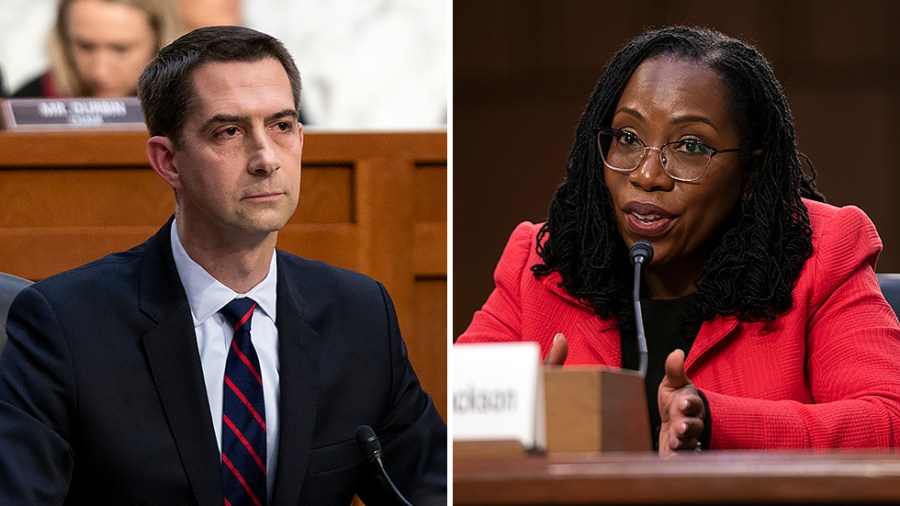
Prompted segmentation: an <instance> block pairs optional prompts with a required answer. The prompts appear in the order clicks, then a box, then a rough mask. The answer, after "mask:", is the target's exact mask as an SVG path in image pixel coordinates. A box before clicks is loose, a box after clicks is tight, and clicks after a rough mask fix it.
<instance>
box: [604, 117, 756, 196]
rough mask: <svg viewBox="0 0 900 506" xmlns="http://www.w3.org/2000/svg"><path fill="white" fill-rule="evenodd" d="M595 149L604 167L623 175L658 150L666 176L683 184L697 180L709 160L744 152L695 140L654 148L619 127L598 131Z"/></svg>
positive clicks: (685, 140)
mask: <svg viewBox="0 0 900 506" xmlns="http://www.w3.org/2000/svg"><path fill="white" fill-rule="evenodd" d="M597 147H598V148H599V149H600V157H601V158H602V159H603V164H604V165H606V166H607V167H609V168H610V169H612V170H614V171H616V172H622V173H628V172H631V171H633V170H634V169H636V168H638V166H640V165H641V162H643V161H644V157H646V156H647V152H648V151H650V150H651V149H652V150H655V151H658V152H659V162H660V164H661V165H662V168H663V171H664V172H665V173H666V175H668V176H669V177H670V178H672V179H674V180H676V181H683V182H686V183H690V182H692V181H696V180H698V179H700V176H702V175H703V173H704V172H706V168H707V167H709V162H710V160H712V158H713V157H714V156H716V155H717V154H719V153H730V152H735V151H743V149H741V148H733V149H716V148H714V147H712V146H710V145H709V144H706V143H704V142H700V141H698V140H696V139H684V140H681V141H672V142H667V143H665V144H663V145H662V146H660V147H658V148H654V147H653V146H648V145H646V144H644V141H642V140H641V139H640V137H638V136H637V135H635V134H634V133H632V132H627V131H625V130H619V129H618V128H601V129H599V130H598V131H597Z"/></svg>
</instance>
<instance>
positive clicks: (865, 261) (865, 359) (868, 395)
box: [704, 207, 900, 449]
mask: <svg viewBox="0 0 900 506" xmlns="http://www.w3.org/2000/svg"><path fill="white" fill-rule="evenodd" d="M818 220H821V221H820V223H821V226H818V227H816V228H814V235H813V239H814V240H813V256H812V257H811V258H810V259H809V260H807V264H806V266H805V267H804V271H803V274H802V275H801V278H800V280H798V283H797V286H796V287H795V288H794V292H793V293H794V305H795V307H794V308H792V310H791V311H792V312H794V311H800V312H801V314H803V315H805V319H802V318H801V319H800V321H798V322H797V324H796V325H793V326H791V327H790V328H786V329H785V331H789V332H791V333H792V334H793V335H788V336H782V337H779V338H778V339H785V338H787V339H800V338H801V337H802V338H803V339H805V342H804V345H805V354H804V355H805V357H803V358H801V357H799V356H798V357H797V364H798V367H803V368H804V374H805V375H806V376H805V380H806V381H807V382H808V389H809V391H810V393H811V396H812V401H813V402H811V403H806V402H798V401H795V400H780V401H773V400H760V399H751V398H742V397H735V396H728V395H722V394H719V393H717V392H712V391H707V390H704V393H705V395H706V397H707V400H708V402H709V409H710V413H711V415H712V421H713V423H712V437H711V445H712V447H713V448H751V449H754V448H759V449H762V448H863V447H881V448H887V447H895V446H898V445H900V327H898V322H897V317H896V316H895V314H894V312H893V311H892V310H891V308H890V306H889V305H888V304H887V302H886V301H885V300H884V297H883V296H882V294H881V291H880V289H879V285H878V281H877V279H876V277H875V270H874V268H875V263H876V261H877V258H878V255H879V253H880V252H881V240H880V239H879V237H878V234H877V232H876V230H875V227H874V225H873V224H872V222H871V221H870V220H869V219H868V217H866V216H865V214H864V213H863V212H862V211H860V210H859V209H857V208H855V207H845V208H842V209H840V210H838V211H837V212H835V213H833V214H832V216H831V217H824V216H819V217H818ZM804 304H805V306H804ZM751 372H752V371H751ZM751 372H748V371H743V372H740V373H738V374H744V375H745V376H747V377H749V375H750V373H751Z"/></svg>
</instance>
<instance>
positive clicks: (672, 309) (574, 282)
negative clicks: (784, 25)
mask: <svg viewBox="0 0 900 506" xmlns="http://www.w3.org/2000/svg"><path fill="white" fill-rule="evenodd" d="M802 158H803V157H802V155H801V154H800V153H799V151H798V150H797V145H796V140H795V135H794V127H793V123H792V120H791V114H790V109H789V107H788V104H787V100H786V98H785V96H784V94H783V92H782V90H781V86H780V84H779V83H778V81H777V79H776V78H775V75H774V73H773V71H772V69H771V67H770V66H769V64H768V62H767V61H766V60H765V58H764V57H763V56H762V55H761V54H760V53H759V52H758V51H757V50H756V49H755V48H753V47H751V46H749V45H747V44H746V43H744V42H741V41H738V40H735V39H732V38H729V37H727V36H725V35H723V34H721V33H718V32H715V31H711V30H701V29H692V28H685V27H671V28H664V29H662V30H656V31H650V32H647V33H645V34H643V35H642V36H640V37H638V38H636V39H634V40H632V41H631V42H629V43H628V44H627V45H626V46H625V47H624V48H622V49H621V50H620V51H619V52H618V53H617V54H616V55H615V56H614V57H613V59H612V60H611V61H610V63H609V65H608V67H607V70H606V72H605V73H604V75H603V76H602V77H601V78H600V80H599V81H598V83H597V86H596V88H595V90H594V92H593V94H592V96H591V98H590V101H589V103H588V105H587V108H586V110H585V112H584V114H583V116H582V119H581V122H580V124H579V126H578V129H577V132H576V138H575V143H574V146H573V148H572V150H571V152H570V154H569V159H568V169H567V174H566V180H565V182H564V183H563V184H562V185H561V186H560V188H559V189H558V191H557V193H556V196H555V197H554V199H553V202H552V203H551V206H550V214H549V219H548V220H547V222H546V223H543V224H538V225H534V224H531V223H523V224H521V225H520V226H519V227H518V228H517V229H516V230H515V232H513V235H512V237H511V238H510V241H509V243H508V245H507V247H506V249H505V251H504V253H503V256H502V258H501V259H500V263H499V265H498V266H497V269H496V272H495V282H496V288H495V290H494V291H493V293H492V294H491V295H490V297H489V298H488V300H487V302H486V303H485V305H484V307H483V308H482V309H481V310H480V311H478V312H477V313H476V314H475V317H474V319H473V320H472V323H471V324H470V326H469V328H468V329H467V330H466V332H465V333H463V334H462V335H461V336H460V337H459V339H458V341H457V342H458V343H471V342H497V341H535V342H538V343H540V345H541V350H542V354H543V355H544V356H548V355H549V358H548V360H549V361H550V362H556V363H563V362H564V363H565V365H575V364H599V365H607V366H614V367H627V368H637V364H638V352H637V346H636V345H634V344H632V343H634V342H635V334H636V330H635V327H636V325H635V323H634V321H635V320H634V314H633V309H632V305H631V304H632V296H631V293H632V288H633V287H632V284H633V277H632V276H633V274H632V272H633V271H632V267H631V263H630V260H629V251H628V250H629V248H630V247H631V246H632V245H633V244H634V243H635V242H636V241H638V240H646V241H649V242H650V243H651V244H652V245H653V251H654V253H653V259H652V261H651V262H650V263H649V264H647V265H646V266H645V267H644V271H645V273H644V274H645V275H644V278H643V283H642V286H641V298H642V308H643V309H642V312H643V316H644V322H645V326H646V336H647V343H648V349H649V354H648V362H649V367H648V370H647V395H648V401H649V405H650V406H651V427H654V428H655V430H656V431H658V437H657V438H656V442H657V443H658V446H659V451H660V453H661V454H665V453H670V452H674V451H679V450H697V449H699V448H704V449H706V448H713V449H715V448H751V449H764V448H838V447H843V448H848V447H894V446H898V444H900V326H898V322H897V318H896V316H895V315H894V313H893V311H892V310H891V308H890V306H889V305H888V304H887V303H886V302H885V300H884V298H883V296H882V295H881V291H880V289H879V286H878V282H877V280H876V278H875V271H874V268H875V263H876V260H877V258H878V255H879V253H880V252H881V240H880V239H879V237H878V234H877V232H876V231H875V228H874V226H873V225H872V222H871V221H870V220H869V219H868V218H867V217H866V215H865V214H864V213H863V212H862V211H860V210H859V209H857V208H855V207H845V208H836V207H833V206H830V205H827V204H824V203H823V202H822V201H823V198H822V197H821V195H820V194H819V193H818V192H817V191H816V189H815V185H814V183H813V181H812V178H810V177H807V176H806V175H805V174H804V172H803V171H802V168H801V159H802ZM557 336H560V337H557ZM566 349H567V350H568V354H567V355H566V352H565V350H566ZM653 408H658V409H653Z"/></svg>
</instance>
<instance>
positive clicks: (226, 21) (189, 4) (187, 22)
mask: <svg viewBox="0 0 900 506" xmlns="http://www.w3.org/2000/svg"><path fill="white" fill-rule="evenodd" d="M242 4H243V2H242V1H241V0H178V1H177V3H176V5H175V7H177V8H178V14H179V15H180V16H181V23H182V24H183V25H184V31H185V32H190V31H192V30H195V29H197V28H202V27H204V26H241V25H243V16H242V15H241V6H242Z"/></svg>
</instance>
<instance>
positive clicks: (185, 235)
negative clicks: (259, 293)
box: [176, 222, 278, 293]
mask: <svg viewBox="0 0 900 506" xmlns="http://www.w3.org/2000/svg"><path fill="white" fill-rule="evenodd" d="M176 223H177V225H178V236H179V239H180V240H181V244H182V246H184V250H185V251H186V252H187V254H188V255H189V256H190V257H191V259H192V260H194V261H195V262H197V264H199V265H200V267H203V269H204V270H205V271H206V272H208V273H209V275H210V276H212V277H214V278H216V280H218V281H219V282H220V283H222V284H223V285H225V286H227V287H228V288H231V289H232V290H234V291H235V292H237V293H247V292H249V291H250V289H252V288H253V287H254V286H256V285H258V284H259V283H261V282H262V280H264V279H265V278H266V275H268V273H269V266H270V265H271V262H272V255H273V254H275V242H276V239H277V237H278V236H277V232H273V233H271V234H268V235H267V236H266V237H265V238H262V239H260V240H257V241H253V242H250V241H244V242H229V241H223V240H212V239H206V238H199V237H197V236H196V235H195V234H192V233H191V232H190V230H185V228H184V224H183V223H182V222H176Z"/></svg>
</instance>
